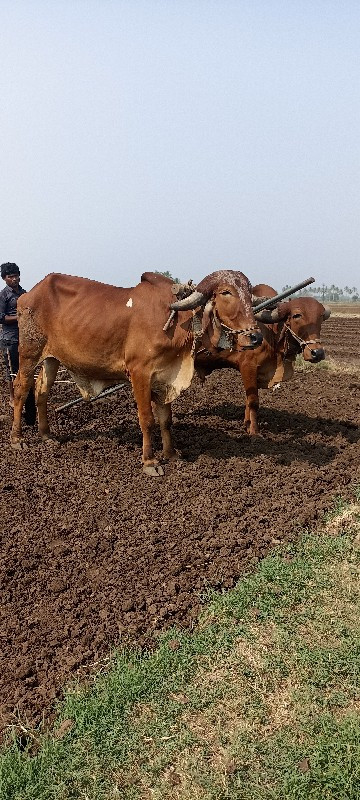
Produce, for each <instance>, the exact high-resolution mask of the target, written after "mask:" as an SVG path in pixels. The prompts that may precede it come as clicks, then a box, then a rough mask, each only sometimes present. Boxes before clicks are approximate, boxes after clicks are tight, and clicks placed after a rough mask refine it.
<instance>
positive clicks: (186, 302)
mask: <svg viewBox="0 0 360 800" xmlns="http://www.w3.org/2000/svg"><path fill="white" fill-rule="evenodd" d="M205 303H206V297H205V295H204V294H203V293H202V292H198V291H195V292H191V294H189V297H184V299H183V300H177V302H176V303H171V306H170V308H171V309H172V311H192V310H193V309H194V308H198V307H199V306H204V305H205Z"/></svg>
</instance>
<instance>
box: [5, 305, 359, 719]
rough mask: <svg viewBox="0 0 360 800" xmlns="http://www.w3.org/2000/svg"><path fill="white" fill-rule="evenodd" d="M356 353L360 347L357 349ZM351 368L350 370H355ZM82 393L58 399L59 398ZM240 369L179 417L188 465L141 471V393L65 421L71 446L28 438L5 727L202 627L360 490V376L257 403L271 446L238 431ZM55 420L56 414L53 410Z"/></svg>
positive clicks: (62, 393)
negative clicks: (128, 648) (132, 650)
mask: <svg viewBox="0 0 360 800" xmlns="http://www.w3.org/2000/svg"><path fill="white" fill-rule="evenodd" d="M359 334H360V319H359V320H357V321H356V320H353V319H351V320H333V319H332V318H331V319H330V320H329V322H328V323H326V324H325V325H324V336H323V339H324V343H325V345H326V344H328V345H329V346H328V352H329V354H330V356H333V357H334V358H335V357H339V356H342V357H344V356H345V357H346V358H347V359H348V363H349V362H350V360H351V359H352V358H353V359H354V358H355V362H356V358H358V355H356V356H354V352H355V349H356V347H358V342H359ZM356 342H357V344H356ZM358 363H359V362H358V361H357V363H354V368H356V367H357V366H358ZM71 396H75V395H74V392H73V390H72V387H69V386H68V385H66V384H59V385H57V386H56V391H55V393H54V394H53V400H55V401H57V402H59V401H60V400H61V398H63V399H65V397H66V398H67V399H69V398H70V397H71ZM243 404H244V397H243V390H242V386H241V383H240V379H239V378H238V376H237V374H236V373H235V372H232V371H223V372H222V373H220V372H218V373H214V374H213V375H212V376H211V377H210V378H209V379H208V381H207V382H206V386H205V388H204V389H203V388H202V387H201V386H200V384H199V383H198V382H197V380H195V381H194V383H193V384H192V386H191V388H190V389H189V391H188V392H186V393H185V394H184V395H183V396H182V397H181V398H180V399H179V400H178V401H177V402H176V403H175V404H174V411H175V414H174V417H175V419H174V436H175V441H176V444H177V446H178V447H179V448H180V449H181V451H182V453H183V455H184V458H185V461H184V463H177V464H171V465H169V466H167V467H166V473H165V476H164V478H157V479H156V478H155V479H154V478H148V477H145V476H143V474H142V472H141V469H140V445H141V436H140V430H139V427H138V423H137V417H136V411H135V407H134V402H133V400H132V397H131V394H130V392H129V391H128V390H127V389H126V390H121V391H120V393H119V394H118V395H117V396H114V397H112V398H109V399H107V400H103V401H99V402H97V403H93V404H88V405H85V404H82V405H80V406H76V407H74V408H73V409H70V410H69V411H67V412H65V413H63V414H62V415H59V432H60V434H61V435H62V436H64V437H65V441H64V442H63V443H62V444H61V445H60V446H59V447H57V448H56V447H55V448H54V447H48V446H45V445H42V444H40V443H39V442H38V439H37V436H36V432H35V431H32V430H26V439H27V442H28V443H29V445H30V448H29V450H27V451H25V452H24V453H22V454H20V455H19V454H16V453H13V452H12V451H11V450H10V448H9V445H8V436H9V422H10V416H9V412H8V409H7V407H6V405H5V401H4V405H3V419H2V423H1V425H2V427H1V442H2V452H1V459H2V469H1V476H0V497H1V498H2V506H1V518H2V523H3V524H2V533H1V554H2V558H1V564H0V573H1V588H2V602H1V619H0V651H1V664H0V667H1V669H0V708H1V711H2V724H3V725H5V724H7V723H9V722H11V721H14V720H15V719H16V718H17V717H18V716H20V718H21V719H22V721H24V720H27V721H28V722H29V723H30V724H34V723H36V722H38V721H39V720H40V719H41V716H42V714H45V715H46V714H48V713H49V711H50V709H51V704H52V701H53V699H54V697H55V696H56V695H59V693H60V692H61V687H62V686H63V685H64V683H65V682H66V681H67V680H69V679H70V678H71V677H72V676H74V674H75V673H76V672H77V671H78V670H80V671H81V674H82V675H83V674H85V673H86V671H87V670H89V669H91V667H92V665H93V664H94V663H95V662H97V661H99V660H101V659H103V658H104V657H105V656H106V654H107V653H108V652H109V650H110V648H111V647H113V646H114V645H116V644H117V643H119V641H121V638H122V637H123V636H129V635H130V637H132V638H133V639H135V640H136V641H138V642H140V643H142V644H144V643H150V642H152V641H153V636H154V634H155V635H156V632H158V631H160V630H161V629H163V628H164V627H165V626H168V625H172V624H174V623H176V624H180V625H190V624H192V623H193V621H194V620H195V619H196V617H197V614H198V611H199V608H200V605H201V602H202V597H203V594H204V591H205V590H206V588H207V587H210V586H211V587H225V588H227V587H230V586H232V585H233V584H234V582H235V581H236V580H237V578H238V577H239V576H240V575H241V574H242V573H243V572H244V570H245V569H246V568H248V567H249V565H250V564H252V563H254V562H256V561H257V560H258V559H260V558H262V557H263V556H264V555H266V553H268V552H269V550H271V548H272V547H273V546H274V543H277V542H278V541H284V540H285V541H287V540H291V539H293V538H294V537H296V535H297V532H298V530H299V528H300V526H306V525H313V524H314V523H316V521H317V520H319V519H321V516H322V514H323V512H324V511H325V509H327V508H328V507H329V505H330V503H331V501H332V498H333V497H334V495H336V494H337V493H340V492H341V493H343V494H344V493H345V494H346V492H347V491H348V488H347V487H349V486H350V484H352V483H353V482H355V481H356V480H357V481H359V479H360V473H359V462H360V458H359V455H360V445H359V427H358V426H359V422H360V376H359V370H358V371H357V372H354V373H353V374H351V373H349V372H345V373H344V374H341V372H339V373H336V372H335V373H334V372H333V371H326V370H323V369H319V368H316V367H314V369H312V370H308V371H305V372H299V373H296V375H295V377H294V379H293V380H292V381H291V382H290V383H288V384H284V385H282V386H281V387H280V389H279V390H278V391H276V392H262V393H261V404H262V405H261V414H260V422H261V434H262V435H261V436H258V437H254V438H248V437H247V436H246V435H245V434H244V431H243V428H242V418H243V412H244V405H243ZM52 416H53V417H54V416H55V415H54V412H52Z"/></svg>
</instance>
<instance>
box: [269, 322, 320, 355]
mask: <svg viewBox="0 0 360 800" xmlns="http://www.w3.org/2000/svg"><path fill="white" fill-rule="evenodd" d="M284 329H285V331H286V332H287V333H288V334H289V333H290V334H291V336H292V337H293V339H295V341H296V342H297V343H298V344H299V345H300V348H301V350H302V351H303V352H304V350H305V347H308V346H309V345H310V344H317V345H321V341H320V340H319V339H308V340H305V339H301V338H300V336H298V335H297V334H296V333H294V331H293V330H291V328H290V326H289V325H288V324H287V323H286V322H285V324H284ZM280 339H281V337H280ZM280 339H279V341H280ZM285 348H286V349H285V353H284V358H286V354H287V352H288V350H289V346H288V341H287V340H285Z"/></svg>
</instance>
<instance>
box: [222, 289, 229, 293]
mask: <svg viewBox="0 0 360 800" xmlns="http://www.w3.org/2000/svg"><path fill="white" fill-rule="evenodd" d="M220 294H231V292H228V291H227V289H225V290H224V291H223V292H220Z"/></svg>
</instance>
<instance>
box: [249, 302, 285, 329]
mask: <svg viewBox="0 0 360 800" xmlns="http://www.w3.org/2000/svg"><path fill="white" fill-rule="evenodd" d="M289 312H290V306H289V303H279V305H278V306H276V308H273V309H272V310H270V309H269V308H264V310H263V311H259V313H258V314H256V312H255V314H254V317H255V319H257V320H258V322H265V323H266V324H267V325H271V324H272V323H274V322H280V320H282V319H285V318H286V317H287V315H288V314H289Z"/></svg>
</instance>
